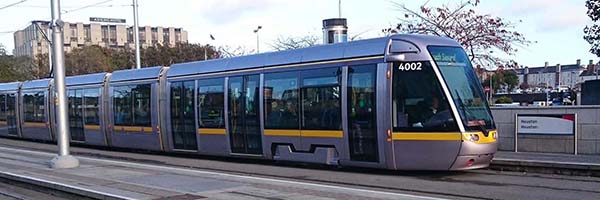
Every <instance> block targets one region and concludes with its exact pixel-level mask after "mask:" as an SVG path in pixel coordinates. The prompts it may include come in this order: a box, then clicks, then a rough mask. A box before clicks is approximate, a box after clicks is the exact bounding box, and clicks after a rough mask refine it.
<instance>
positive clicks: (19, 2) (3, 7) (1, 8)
mask: <svg viewBox="0 0 600 200" xmlns="http://www.w3.org/2000/svg"><path fill="white" fill-rule="evenodd" d="M26 1H27V0H21V1H18V2H15V3H11V4H8V5H5V6H2V7H0V10H4V9H6V8H10V7H13V6H16V5H19V4H21V3H24V2H26Z"/></svg>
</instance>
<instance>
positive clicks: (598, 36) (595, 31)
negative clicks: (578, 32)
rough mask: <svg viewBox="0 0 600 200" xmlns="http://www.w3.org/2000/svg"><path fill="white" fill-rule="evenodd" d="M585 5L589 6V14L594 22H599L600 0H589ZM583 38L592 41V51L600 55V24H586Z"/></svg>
mask: <svg viewBox="0 0 600 200" xmlns="http://www.w3.org/2000/svg"><path fill="white" fill-rule="evenodd" d="M585 6H586V7H587V8H588V11H587V15H588V16H589V17H590V19H592V21H594V22H598V20H599V19H600V0H587V1H585ZM583 33H584V34H585V35H584V36H583V39H585V41H587V42H588V43H590V45H592V47H591V48H590V53H593V54H594V55H596V56H600V26H599V25H598V24H594V25H592V26H585V28H584V29H583Z"/></svg>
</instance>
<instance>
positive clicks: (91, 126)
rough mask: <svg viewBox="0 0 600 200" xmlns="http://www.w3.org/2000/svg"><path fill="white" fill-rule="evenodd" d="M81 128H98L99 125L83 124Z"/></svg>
mask: <svg viewBox="0 0 600 200" xmlns="http://www.w3.org/2000/svg"><path fill="white" fill-rule="evenodd" d="M83 129H87V130H100V126H99V125H83Z"/></svg>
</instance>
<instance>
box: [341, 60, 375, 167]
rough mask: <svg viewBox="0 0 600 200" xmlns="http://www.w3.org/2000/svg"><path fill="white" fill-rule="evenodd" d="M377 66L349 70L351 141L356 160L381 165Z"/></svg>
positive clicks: (351, 155) (355, 67)
mask: <svg viewBox="0 0 600 200" xmlns="http://www.w3.org/2000/svg"><path fill="white" fill-rule="evenodd" d="M375 70H376V66H375V65H368V66H351V67H349V68H348V88H347V92H348V103H347V105H348V112H347V113H348V128H347V130H348V142H349V147H350V159H351V160H353V161H363V162H378V161H379V158H378V148H377V127H376V124H377V119H376V117H377V116H376V114H375V113H376V112H375V110H376V108H377V107H376V99H375V90H376V87H375V82H376V73H375Z"/></svg>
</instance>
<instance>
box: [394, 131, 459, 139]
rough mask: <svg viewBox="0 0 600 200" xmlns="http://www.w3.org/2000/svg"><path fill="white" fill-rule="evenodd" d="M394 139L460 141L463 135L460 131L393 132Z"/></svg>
mask: <svg viewBox="0 0 600 200" xmlns="http://www.w3.org/2000/svg"><path fill="white" fill-rule="evenodd" d="M392 139H393V140H425V141H458V140H462V136H461V134H460V133H458V132H454V133H410V132H396V133H393V134H392Z"/></svg>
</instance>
